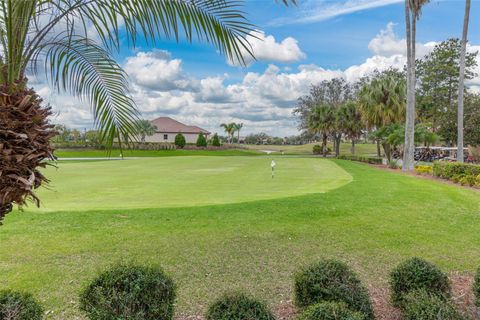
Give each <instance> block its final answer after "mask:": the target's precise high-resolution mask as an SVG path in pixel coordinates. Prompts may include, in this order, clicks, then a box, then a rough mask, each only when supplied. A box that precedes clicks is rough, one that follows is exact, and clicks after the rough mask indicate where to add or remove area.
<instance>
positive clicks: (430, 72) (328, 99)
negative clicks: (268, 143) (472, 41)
mask: <svg viewBox="0 0 480 320" xmlns="http://www.w3.org/2000/svg"><path fill="white" fill-rule="evenodd" d="M462 50H463V45H462V41H461V40H459V39H449V40H446V41H443V42H441V43H439V44H437V45H436V46H435V47H434V49H433V50H432V52H431V53H429V54H428V55H426V56H425V57H423V58H422V59H417V61H416V65H415V74H416V77H417V82H416V88H415V89H416V96H415V100H416V106H417V108H416V111H415V114H414V115H415V122H414V128H415V129H414V134H413V142H414V145H415V144H417V145H418V144H422V145H424V146H430V145H432V144H435V143H438V142H440V141H442V143H443V144H445V145H447V146H454V145H456V143H457V141H458V138H459V135H458V131H457V130H456V129H457V121H458V117H457V113H458V111H457V103H458V100H459V92H458V86H459V84H460V82H461V77H460V65H461V63H462V62H461V61H462V57H461V56H462ZM477 54H478V53H477V52H474V53H466V55H465V58H464V64H465V66H464V79H466V80H470V79H472V78H473V77H474V76H475V73H474V70H475V67H476V66H477V63H476V57H477ZM407 69H408V67H405V68H404V70H397V69H393V68H391V69H388V70H384V71H374V72H373V73H372V74H370V75H368V76H365V77H362V78H360V79H359V80H358V81H356V82H354V83H349V82H347V81H346V80H345V79H343V78H334V79H331V80H325V81H322V82H320V83H319V84H316V85H312V86H311V88H310V92H309V94H307V95H305V96H303V97H300V98H299V99H298V101H297V104H296V107H295V109H294V111H293V113H294V115H295V116H297V117H298V120H299V128H300V129H301V130H303V131H304V132H309V133H312V134H315V135H316V136H317V138H318V139H319V140H321V141H322V144H321V145H322V152H323V154H324V155H326V154H327V141H328V140H331V141H332V142H333V146H334V152H335V155H337V156H338V155H339V152H340V144H341V143H342V140H344V139H349V140H350V141H351V144H352V153H355V143H356V141H357V140H358V139H359V138H360V137H361V136H362V135H368V137H369V138H370V139H372V140H374V141H375V142H376V143H377V154H378V156H380V155H381V150H382V149H383V153H384V154H385V156H386V157H387V159H389V160H390V159H391V157H392V155H393V154H394V153H396V154H397V156H399V157H402V156H403V157H404V156H405V154H404V152H405V149H404V147H405V139H404V138H405V135H406V131H407V130H406V129H405V123H406V119H407V114H408V108H407V107H408V81H407V80H408V72H407ZM462 96H463V101H464V117H465V121H464V124H463V125H462V126H463V127H464V128H465V129H464V136H461V137H460V138H461V139H462V141H465V144H466V145H470V146H477V145H480V126H479V124H480V94H478V93H476V92H474V91H472V90H468V89H467V88H465V87H464V88H463V90H462ZM462 150H463V147H462ZM462 159H463V154H462Z"/></svg>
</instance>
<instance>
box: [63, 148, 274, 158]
mask: <svg viewBox="0 0 480 320" xmlns="http://www.w3.org/2000/svg"><path fill="white" fill-rule="evenodd" d="M121 153H122V151H120V150H118V149H114V150H111V151H110V152H107V151H105V150H94V149H59V150H56V151H55V155H56V156H57V157H58V158H105V157H112V158H118V157H120V154H121ZM263 154H264V153H261V152H258V151H255V150H246V149H228V150H182V149H178V150H123V156H124V157H178V156H254V155H263Z"/></svg>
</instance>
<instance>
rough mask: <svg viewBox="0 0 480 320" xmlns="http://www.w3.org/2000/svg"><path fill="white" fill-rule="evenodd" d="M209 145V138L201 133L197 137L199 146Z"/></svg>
mask: <svg viewBox="0 0 480 320" xmlns="http://www.w3.org/2000/svg"><path fill="white" fill-rule="evenodd" d="M206 146H207V139H205V136H204V135H203V133H200V134H199V135H198V138H197V147H206Z"/></svg>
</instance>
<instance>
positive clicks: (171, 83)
mask: <svg viewBox="0 0 480 320" xmlns="http://www.w3.org/2000/svg"><path fill="white" fill-rule="evenodd" d="M123 67H124V70H125V71H126V72H127V73H128V75H129V76H130V77H131V78H132V80H133V81H134V82H135V83H136V84H138V85H139V86H143V87H145V88H148V89H151V90H161V91H167V90H191V89H192V85H193V81H192V79H190V78H189V77H188V76H187V75H186V74H185V73H184V72H183V70H182V60H180V59H171V56H170V53H168V52H166V51H163V50H153V51H150V52H138V53H137V54H136V55H135V56H133V57H129V58H127V61H126V63H125V65H124V66H123Z"/></svg>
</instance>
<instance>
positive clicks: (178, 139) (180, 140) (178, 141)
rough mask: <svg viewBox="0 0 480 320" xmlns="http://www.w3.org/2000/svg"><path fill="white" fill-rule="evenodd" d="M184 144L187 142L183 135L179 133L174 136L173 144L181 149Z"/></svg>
mask: <svg viewBox="0 0 480 320" xmlns="http://www.w3.org/2000/svg"><path fill="white" fill-rule="evenodd" d="M185 144H187V141H186V140H185V136H184V135H183V134H181V133H179V134H177V135H176V136H175V145H176V146H177V147H179V148H180V149H181V148H183V147H185Z"/></svg>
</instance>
